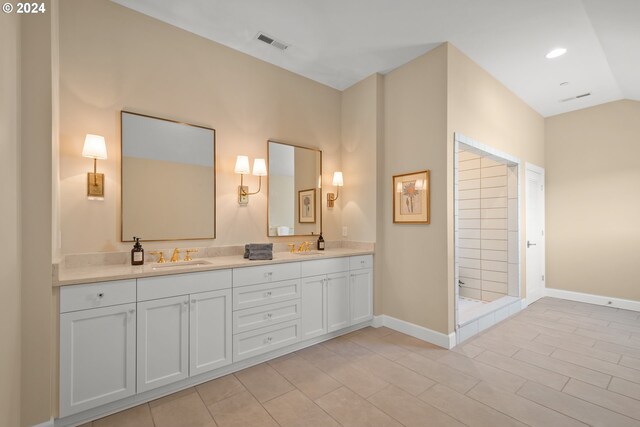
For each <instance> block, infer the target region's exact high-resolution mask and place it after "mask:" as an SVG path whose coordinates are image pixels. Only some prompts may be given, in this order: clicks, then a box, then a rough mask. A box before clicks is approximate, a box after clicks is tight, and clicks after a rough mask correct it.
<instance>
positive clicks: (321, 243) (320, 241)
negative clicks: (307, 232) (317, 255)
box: [318, 233, 324, 251]
mask: <svg viewBox="0 0 640 427" xmlns="http://www.w3.org/2000/svg"><path fill="white" fill-rule="evenodd" d="M318 250H319V251H324V237H322V233H320V237H318Z"/></svg>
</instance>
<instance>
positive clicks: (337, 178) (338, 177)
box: [333, 172, 344, 187]
mask: <svg viewBox="0 0 640 427" xmlns="http://www.w3.org/2000/svg"><path fill="white" fill-rule="evenodd" d="M333 185H335V186H336V187H342V186H343V185H344V180H343V179H342V172H334V173H333Z"/></svg>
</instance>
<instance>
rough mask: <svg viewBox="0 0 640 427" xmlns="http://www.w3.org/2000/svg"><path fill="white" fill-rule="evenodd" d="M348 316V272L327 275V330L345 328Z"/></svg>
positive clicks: (348, 321)
mask: <svg viewBox="0 0 640 427" xmlns="http://www.w3.org/2000/svg"><path fill="white" fill-rule="evenodd" d="M349 319H350V316H349V273H347V272H344V273H334V274H329V275H327V328H328V332H333V331H337V330H338V329H342V328H346V327H347V326H349V325H350V324H351V323H350V320H349Z"/></svg>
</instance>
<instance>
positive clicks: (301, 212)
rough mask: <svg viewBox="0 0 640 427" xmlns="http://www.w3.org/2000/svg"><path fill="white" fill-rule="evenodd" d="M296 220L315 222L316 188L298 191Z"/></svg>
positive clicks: (304, 222)
mask: <svg viewBox="0 0 640 427" xmlns="http://www.w3.org/2000/svg"><path fill="white" fill-rule="evenodd" d="M298 222H299V223H301V224H315V222H316V189H315V188H310V189H308V190H301V191H298Z"/></svg>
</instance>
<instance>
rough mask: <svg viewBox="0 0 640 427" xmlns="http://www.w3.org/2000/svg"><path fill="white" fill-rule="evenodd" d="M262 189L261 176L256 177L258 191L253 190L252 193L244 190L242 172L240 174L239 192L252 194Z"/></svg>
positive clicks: (247, 194)
mask: <svg viewBox="0 0 640 427" xmlns="http://www.w3.org/2000/svg"><path fill="white" fill-rule="evenodd" d="M260 190H262V176H259V177H258V191H254V192H252V193H250V192H248V191H245V190H244V174H240V193H241V194H242V195H243V196H252V195H254V194H258V193H259V192H260Z"/></svg>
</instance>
